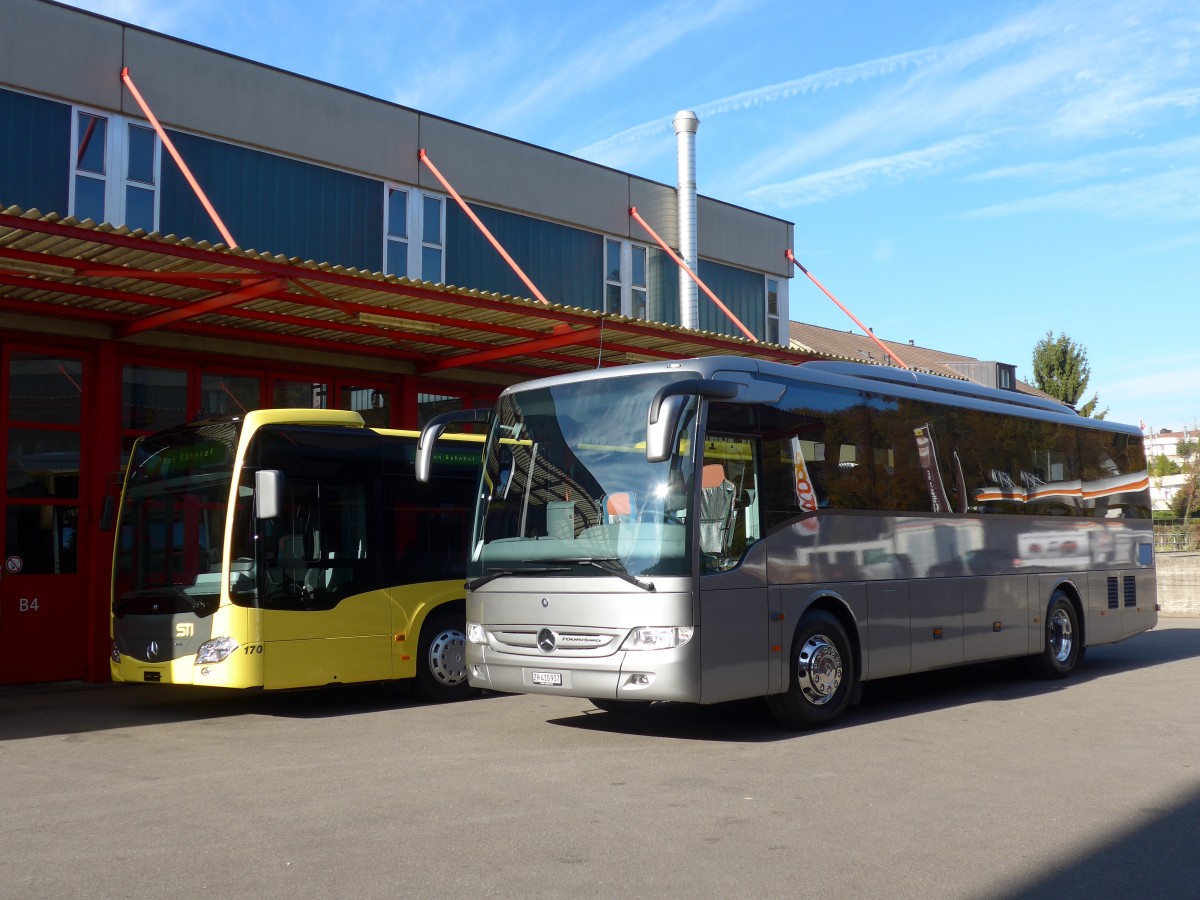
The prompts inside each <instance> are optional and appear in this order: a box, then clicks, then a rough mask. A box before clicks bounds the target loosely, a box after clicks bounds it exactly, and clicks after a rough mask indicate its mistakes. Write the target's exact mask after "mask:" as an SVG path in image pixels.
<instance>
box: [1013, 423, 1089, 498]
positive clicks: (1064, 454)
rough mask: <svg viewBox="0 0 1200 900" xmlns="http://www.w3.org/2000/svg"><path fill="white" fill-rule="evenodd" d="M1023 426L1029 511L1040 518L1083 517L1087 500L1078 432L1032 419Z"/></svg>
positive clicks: (1023, 478)
mask: <svg viewBox="0 0 1200 900" xmlns="http://www.w3.org/2000/svg"><path fill="white" fill-rule="evenodd" d="M1020 426H1021V431H1022V440H1021V441H1020V445H1021V447H1022V448H1023V454H1022V456H1021V457H1020V462H1021V471H1020V475H1021V486H1022V487H1023V488H1024V489H1025V511H1026V512H1027V513H1030V514H1033V515H1040V516H1075V515H1080V514H1081V513H1082V509H1081V504H1082V499H1083V497H1082V485H1081V482H1080V472H1079V445H1078V441H1077V439H1076V432H1075V429H1074V428H1071V427H1069V426H1066V425H1059V424H1057V423H1054V422H1038V421H1035V420H1032V419H1031V420H1026V421H1024V422H1022V423H1020Z"/></svg>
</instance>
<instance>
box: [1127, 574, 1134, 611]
mask: <svg viewBox="0 0 1200 900" xmlns="http://www.w3.org/2000/svg"><path fill="white" fill-rule="evenodd" d="M1125 606H1126V608H1128V607H1131V606H1137V578H1135V577H1134V576H1132V575H1126V576H1125Z"/></svg>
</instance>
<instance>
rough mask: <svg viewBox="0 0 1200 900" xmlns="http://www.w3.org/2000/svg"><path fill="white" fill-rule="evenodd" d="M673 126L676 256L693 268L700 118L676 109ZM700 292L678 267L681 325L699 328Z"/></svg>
mask: <svg viewBox="0 0 1200 900" xmlns="http://www.w3.org/2000/svg"><path fill="white" fill-rule="evenodd" d="M672 124H673V125H674V126H675V149H676V157H677V162H678V166H679V185H678V188H677V194H678V201H679V255H680V256H682V257H683V261H684V262H685V263H687V264H688V266H690V267H691V269H692V271H693V272H695V271H698V269H697V265H696V264H697V261H698V260H697V258H696V257H697V250H696V130H697V129H698V128H699V127H700V119H699V118H698V117H697V116H696V114H695V113H694V112H692V111H691V110H690V109H684V110H680V111H679V112H677V113H676V114H675V118H674V120H673V121H672ZM699 308H700V294H699V291H698V289H697V287H696V283H695V282H694V281H692V279H691V278H689V277H688V274H687V272H685V271H683V269H680V270H679V324H680V325H682V326H683V327H684V328H699V327H700V313H699Z"/></svg>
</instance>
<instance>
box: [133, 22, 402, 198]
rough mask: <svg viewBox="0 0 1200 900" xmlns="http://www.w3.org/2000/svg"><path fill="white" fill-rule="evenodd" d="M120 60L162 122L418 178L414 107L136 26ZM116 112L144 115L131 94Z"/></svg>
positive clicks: (379, 172) (384, 174)
mask: <svg viewBox="0 0 1200 900" xmlns="http://www.w3.org/2000/svg"><path fill="white" fill-rule="evenodd" d="M125 58H126V64H127V65H128V66H129V73H130V75H131V76H132V78H133V81H134V83H135V84H136V85H137V87H138V90H139V91H141V93H142V96H143V97H145V98H146V102H147V103H148V104H149V105H150V108H151V109H152V110H153V111H154V115H155V116H157V117H158V119H159V120H161V121H162V122H163V124H164V125H172V126H175V127H177V128H180V129H183V130H185V131H194V132H199V133H201V134H207V135H213V136H218V137H221V138H225V139H227V140H233V141H237V142H240V143H244V144H250V145H252V146H256V147H262V148H264V149H268V150H274V151H277V152H279V153H287V154H289V155H292V156H299V157H302V158H305V159H311V160H314V161H317V162H324V163H328V164H330V165H333V166H337V167H338V168H342V169H350V170H352V171H358V172H364V173H367V174H371V175H376V176H379V177H381V178H393V179H396V180H398V181H404V182H407V183H413V182H414V180H415V177H416V170H417V113H415V112H413V111H412V110H406V109H402V108H400V107H396V106H393V105H391V104H388V103H382V102H380V101H378V100H372V99H370V98H367V97H363V96H361V95H359V94H354V93H351V92H350V91H344V90H340V89H338V88H335V87H331V86H329V85H325V84H320V83H318V82H315V81H309V80H308V79H306V78H301V77H299V76H296V75H290V74H287V73H285V72H280V71H277V70H275V69H271V68H268V67H266V66H260V65H256V64H255V63H251V62H247V61H245V60H240V59H235V58H233V57H230V56H225V55H224V54H221V53H216V52H214V51H211V50H206V49H203V48H201V47H194V46H191V45H190V44H184V43H181V42H179V41H173V40H171V39H169V38H165V37H161V36H159V35H155V34H149V33H147V32H144V31H138V30H137V29H133V28H130V29H127V30H126V43H125ZM182 73H186V76H187V77H181V74H182ZM121 111H122V112H124V113H126V114H128V115H131V116H141V111H140V110H139V109H138V106H137V103H136V102H135V101H134V99H133V97H132V96H130V95H129V93H128V92H125V96H124V99H123V102H122V104H121Z"/></svg>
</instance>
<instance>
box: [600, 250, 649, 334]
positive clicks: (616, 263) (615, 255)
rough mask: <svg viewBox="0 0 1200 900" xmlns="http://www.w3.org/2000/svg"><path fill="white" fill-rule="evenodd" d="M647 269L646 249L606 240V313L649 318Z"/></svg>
mask: <svg viewBox="0 0 1200 900" xmlns="http://www.w3.org/2000/svg"><path fill="white" fill-rule="evenodd" d="M647 269H648V266H647V255H646V248H645V247H643V246H641V245H640V244H631V243H629V242H628V241H618V240H614V239H612V238H608V239H607V240H605V242H604V312H606V313H617V314H624V315H627V316H631V317H633V318H635V319H644V318H646V296H647V293H648V286H647V278H648V276H647ZM626 298H628V299H626Z"/></svg>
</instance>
